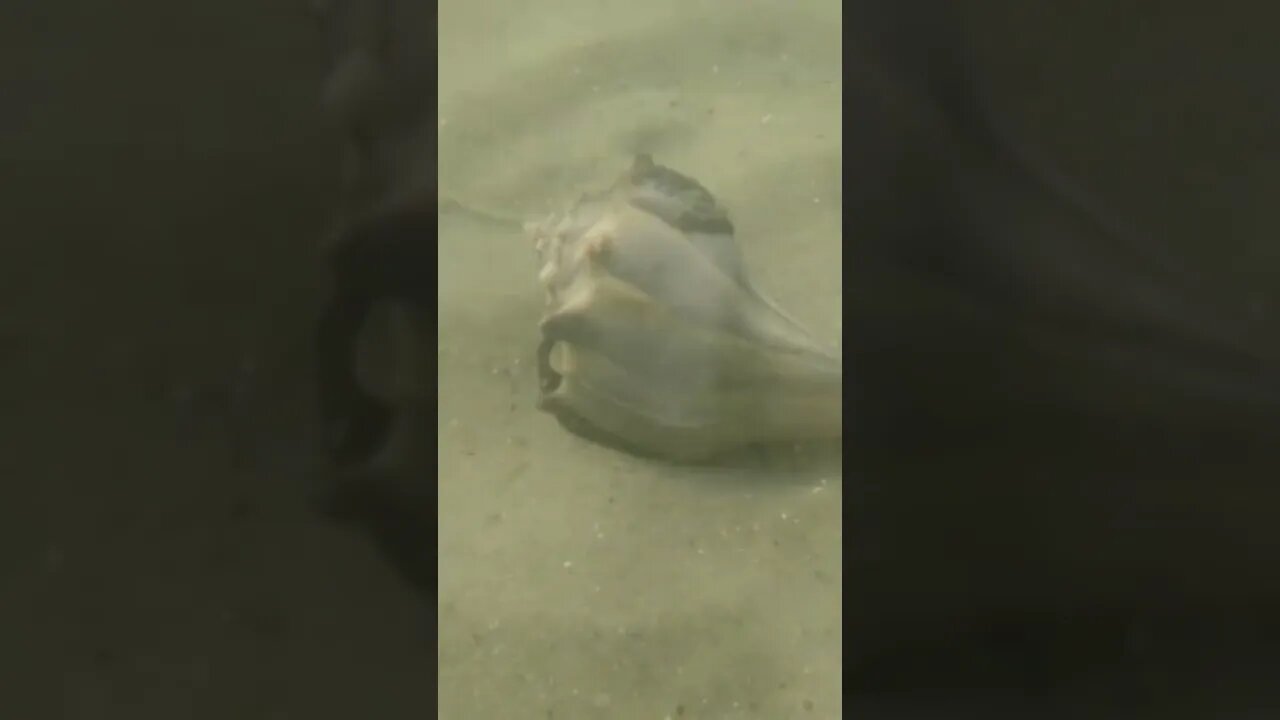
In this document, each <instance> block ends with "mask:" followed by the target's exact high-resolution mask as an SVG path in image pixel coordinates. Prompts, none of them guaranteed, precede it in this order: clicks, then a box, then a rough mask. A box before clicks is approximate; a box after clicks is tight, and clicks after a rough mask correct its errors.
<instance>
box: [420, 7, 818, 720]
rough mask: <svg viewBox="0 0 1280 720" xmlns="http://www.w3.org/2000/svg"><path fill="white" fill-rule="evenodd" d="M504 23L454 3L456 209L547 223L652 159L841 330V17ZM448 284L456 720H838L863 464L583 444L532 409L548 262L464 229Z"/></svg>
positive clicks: (449, 659)
mask: <svg viewBox="0 0 1280 720" xmlns="http://www.w3.org/2000/svg"><path fill="white" fill-rule="evenodd" d="M500 9H501V18H502V20H501V21H496V20H495V18H496V17H498V16H499V15H498V11H499V7H498V6H497V5H496V4H490V5H484V4H475V3H464V2H461V1H460V0H455V1H453V2H445V3H442V7H441V11H440V34H439V37H440V99H439V115H440V129H439V139H440V171H439V181H440V188H441V189H440V192H441V194H442V196H445V197H447V198H450V199H452V200H455V201H457V202H458V203H460V204H461V205H463V206H466V207H468V208H472V209H478V210H483V211H484V212H486V213H489V214H491V215H496V216H501V217H506V218H514V219H519V218H526V217H536V216H538V215H540V214H542V213H545V212H548V211H550V210H555V209H558V208H560V207H562V206H563V205H564V204H565V203H566V202H569V201H571V200H573V199H574V198H576V196H577V194H578V193H579V192H581V191H583V190H588V189H595V188H598V187H600V186H601V185H602V184H605V183H608V182H609V181H611V180H612V179H613V177H614V176H616V174H617V173H618V172H620V171H621V170H622V169H624V168H625V167H626V166H627V165H628V164H629V162H630V159H631V156H632V154H634V153H636V152H650V153H653V154H654V156H655V158H656V159H657V160H658V161H659V162H660V163H664V164H667V165H669V166H671V167H674V168H676V169H678V170H680V171H682V172H684V173H687V174H689V175H691V176H693V177H695V178H697V179H698V180H699V181H701V182H702V183H703V184H705V185H706V186H707V187H708V188H709V189H710V190H711V191H712V192H713V193H715V194H716V195H717V196H718V197H719V198H720V200H721V201H722V202H723V203H724V204H725V205H726V206H727V208H728V209H729V211H730V213H731V216H732V217H733V219H734V221H735V224H736V225H737V227H738V228H739V242H740V243H741V245H742V247H743V252H744V253H745V255H746V257H747V262H748V265H749V268H750V270H751V272H752V273H753V276H754V277H755V279H756V281H757V282H758V284H759V285H760V286H761V288H762V289H764V290H765V291H766V292H768V293H770V294H771V295H773V296H774V297H775V298H776V299H777V300H778V302H779V303H780V304H781V305H782V306H783V307H785V308H787V309H788V310H789V311H790V312H791V313H792V314H794V315H795V316H797V317H798V318H799V319H801V320H802V321H804V322H805V323H806V324H808V325H809V326H810V327H811V328H813V330H814V331H815V333H816V334H817V335H819V336H820V337H822V338H824V339H830V340H834V339H836V338H838V337H839V332H840V313H841V310H840V307H841V299H840V292H841V286H840V259H841V239H840V209H839V202H840V175H839V173H840V131H841V125H840V122H841V115H840V111H841V106H840V93H841V86H840V75H841V73H840V22H839V21H840V3H838V2H830V1H825V2H806V3H769V2H757V3H751V4H750V7H745V6H744V5H743V4H742V3H732V4H731V3H726V2H701V3H684V2H679V3H677V2H668V3H658V4H646V5H637V4H635V3H621V2H591V3H588V2H577V3H573V4H569V5H565V6H564V7H563V8H558V9H557V11H556V12H555V13H547V12H546V11H545V8H539V7H536V6H534V5H533V4H527V5H526V4H516V5H514V6H513V5H512V4H511V3H505V4H503V5H502V6H501V8H500ZM496 48H501V51H500V52H498V51H495V49H496ZM438 267H439V270H438V273H439V276H438V277H439V282H440V310H439V406H438V419H439V427H440V437H439V440H440V443H439V469H440V475H439V503H440V505H439V507H440V525H439V546H440V556H439V597H440V605H439V621H440V622H439V628H440V646H439V659H440V716H441V717H443V718H473V717H538V718H542V717H547V718H552V717H555V718H589V717H601V718H663V717H672V718H675V717H706V718H734V717H769V718H785V717H792V716H796V717H819V718H837V717H840V715H841V697H840V650H841V626H840V608H841V589H840V580H841V578H840V572H841V570H840V568H841V564H840V554H841V551H840V538H841V516H840V498H841V491H842V486H841V477H840V469H839V467H838V463H837V464H832V463H826V464H825V465H815V464H813V463H801V462H797V461H795V460H794V459H789V458H776V457H773V458H767V459H766V458H762V459H761V462H759V463H755V464H750V463H748V464H742V465H739V466H737V467H734V468H724V469H707V468H681V467H675V466H670V465H665V464H662V463H656V462H650V461H644V460H639V459H636V458H633V457H630V456H627V455H624V454H620V453H618V452H616V451H614V450H610V449H607V448H604V447H600V446H597V445H593V444H590V443H588V442H586V441H585V440H582V439H579V438H578V437H576V436H573V435H570V434H569V433H567V432H565V431H564V430H562V429H561V428H560V427H559V425H558V424H557V423H556V422H555V420H554V419H553V418H552V417H550V416H548V415H545V414H542V413H539V412H538V411H537V410H536V409H535V408H534V399H535V396H536V389H537V385H536V380H535V377H534V373H533V367H532V363H531V360H532V356H533V350H534V347H535V346H536V343H537V326H536V324H537V320H538V316H539V312H540V310H541V302H542V297H541V293H540V291H539V289H538V288H537V285H536V277H535V276H536V272H537V269H536V265H535V258H534V253H533V248H532V246H531V243H530V242H529V241H528V240H527V239H525V238H524V237H523V236H522V235H521V233H520V232H519V230H518V229H513V228H510V227H504V226H503V225H501V224H498V223H486V222H484V221H482V220H478V219H477V218H475V217H474V216H471V215H464V214H460V213H454V214H451V213H445V214H444V215H442V217H441V220H440V251H439V266H438Z"/></svg>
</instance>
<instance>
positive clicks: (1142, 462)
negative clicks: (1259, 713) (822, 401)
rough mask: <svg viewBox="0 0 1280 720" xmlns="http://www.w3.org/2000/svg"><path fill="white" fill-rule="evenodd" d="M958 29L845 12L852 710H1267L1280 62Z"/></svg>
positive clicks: (938, 713)
mask: <svg viewBox="0 0 1280 720" xmlns="http://www.w3.org/2000/svg"><path fill="white" fill-rule="evenodd" d="M942 5H944V4H942V3H931V2H916V3H899V4H894V5H893V6H892V7H890V4H889V3H878V2H865V3H857V4H855V5H852V6H849V5H847V6H846V13H847V14H846V21H847V22H849V23H851V25H852V26H856V27H858V28H861V30H856V31H854V33H853V34H852V36H851V35H848V34H847V35H846V42H847V44H846V48H847V49H846V68H853V69H854V77H850V73H849V72H848V71H847V72H846V102H845V107H846V111H847V112H849V113H851V114H852V115H854V116H855V117H856V118H857V123H858V126H859V131H857V132H848V131H847V132H846V134H845V136H844V145H845V153H846V154H845V178H846V195H845V203H846V205H845V218H846V224H845V233H846V244H847V248H848V249H849V252H848V256H849V257H850V263H849V269H848V270H847V271H846V275H845V292H846V309H847V315H848V316H849V317H846V326H845V327H846V334H847V337H846V341H847V342H846V343H845V344H846V346H847V347H848V348H850V352H851V354H850V358H851V362H850V363H849V365H848V366H847V367H846V371H847V375H848V376H849V383H850V385H849V387H850V388H851V390H850V392H849V395H848V401H847V403H848V404H847V407H848V412H847V413H846V416H847V417H849V418H850V422H849V423H848V424H847V425H846V431H847V437H846V442H847V444H846V453H847V458H848V459H851V462H850V463H849V467H850V469H851V472H852V474H853V476H852V477H851V478H849V482H847V483H846V485H845V489H846V490H847V491H848V495H847V496H846V503H847V504H846V514H845V526H844V527H845V578H846V584H845V628H846V631H845V637H844V641H845V648H846V656H845V662H846V668H845V673H846V675H845V677H846V691H847V692H851V693H852V695H851V696H849V697H852V698H853V703H852V705H851V707H852V708H853V712H855V713H858V712H860V710H859V708H861V709H862V711H863V712H865V713H870V714H863V715H862V716H868V717H881V716H883V717H960V716H966V717H967V716H969V715H967V714H965V713H969V714H973V716H975V717H978V716H986V717H989V716H990V715H991V714H992V713H996V714H1004V713H1009V714H1010V715H1012V716H1018V717H1103V716H1107V717H1110V716H1128V717H1136V716H1142V717H1148V716H1149V717H1163V716H1168V715H1169V714H1170V713H1173V714H1177V715H1178V716H1185V717H1230V716H1233V715H1231V714H1230V713H1232V712H1236V711H1256V710H1259V709H1261V708H1265V707H1269V706H1271V705H1272V704H1273V703H1274V697H1275V692H1274V686H1273V684H1272V682H1271V680H1269V678H1274V677H1275V671H1276V668H1277V667H1280V646H1277V645H1276V640H1277V637H1276V630H1277V628H1280V570H1277V567H1276V566H1275V564H1274V563H1273V562H1271V561H1269V560H1268V558H1269V557H1273V556H1274V554H1275V552H1276V551H1277V550H1278V549H1280V532H1277V531H1276V530H1275V529H1274V528H1275V527H1276V525H1275V520H1276V518H1277V515H1278V514H1280V513H1278V511H1280V503H1278V502H1277V501H1280V485H1278V480H1277V479H1278V478H1280V360H1278V359H1280V354H1278V353H1277V349H1278V348H1280V345H1278V344H1277V340H1278V339H1280V316H1278V315H1277V313H1276V308H1277V307H1278V306H1277V305H1276V304H1275V299H1276V297H1277V295H1276V293H1277V292H1278V291H1280V284H1278V283H1280V263H1277V261H1276V258H1275V255H1274V253H1272V252H1271V251H1270V250H1267V249H1266V246H1267V242H1268V241H1266V238H1268V237H1274V236H1275V234H1276V232H1277V224H1276V222H1275V220H1274V218H1273V217H1271V216H1272V215H1273V213H1271V212H1270V211H1269V210H1268V209H1267V208H1269V207H1270V204H1269V201H1268V200H1266V198H1267V197H1268V195H1270V194H1272V193H1274V188H1276V187H1277V184H1280V176H1277V175H1276V174H1275V172H1274V171H1273V170H1269V169H1264V168H1263V167H1262V165H1261V163H1260V162H1259V160H1258V159H1257V157H1256V156H1255V155H1253V154H1251V153H1262V155H1269V156H1275V155H1276V151H1277V150H1280V146H1277V144H1276V142H1275V139H1274V136H1272V135H1267V134H1264V133H1263V131H1262V130H1261V128H1263V127H1265V126H1266V125H1268V124H1270V125H1272V126H1274V125H1275V124H1276V123H1277V122H1280V106H1277V105H1276V104H1275V103H1267V102H1261V103H1260V102H1259V98H1260V95H1259V93H1261V92H1263V91H1262V90H1261V88H1262V87H1263V86H1265V84H1266V83H1267V82H1268V81H1267V80H1266V78H1267V77H1270V76H1271V75H1272V74H1273V73H1274V72H1275V71H1276V70H1277V69H1280V54H1277V53H1276V52H1275V51H1274V50H1271V51H1262V50H1261V48H1262V44H1261V43H1260V42H1259V43H1258V44H1250V43H1245V44H1246V45H1249V47H1248V48H1245V47H1243V46H1242V45H1239V44H1233V43H1235V42H1237V41H1236V40H1234V38H1238V37H1240V33H1242V32H1243V31H1244V28H1246V27H1248V25H1249V24H1250V23H1251V22H1259V21H1261V18H1260V17H1255V16H1254V15H1253V13H1252V11H1250V10H1249V9H1247V8H1246V7H1244V5H1243V4H1235V5H1232V6H1231V7H1228V8H1223V9H1222V12H1221V13H1220V14H1215V18H1214V19H1213V20H1212V21H1208V22H1205V21H1204V20H1203V14H1202V13H1201V12H1198V11H1197V10H1195V9H1194V8H1193V7H1192V6H1191V5H1190V4H1184V3H1175V4H1172V5H1170V4H1165V5H1162V6H1161V7H1160V8H1155V7H1140V6H1139V5H1138V4H1133V3H1124V4H1121V5H1119V6H1116V5H1114V4H1113V5H1112V6H1109V9H1108V10H1107V11H1106V12H1102V11H1098V12H1093V11H1089V10H1086V9H1083V8H1078V9H1075V10H1068V9H1051V8H1048V7H1043V8H1041V7H1037V8H1035V9H1034V10H1033V9H1020V10H1012V9H1011V7H1012V6H1011V5H1009V6H1007V7H1006V4H1003V3H994V2H992V3H981V4H979V5H976V6H973V7H971V8H967V9H965V10H964V11H957V12H956V13H955V14H953V15H952V16H951V17H950V18H947V17H945V16H944V14H943V12H944V8H943V7H942ZM997 6H999V7H997ZM1184 6H1185V7H1184ZM1005 13H1008V14H1007V15H1006V14H1005ZM860 17H861V18H862V20H861V21H859V18H860ZM1229 28H1234V29H1235V30H1236V31H1237V32H1236V33H1234V34H1233V33H1232V32H1231V31H1230V30H1229ZM1193 38H1194V40H1193ZM1210 38H1212V41H1210ZM851 40H852V41H851ZM850 41H851V42H850ZM1175 45H1176V46H1178V47H1182V48H1183V51H1181V52H1179V53H1177V54H1176V57H1175V54H1174V53H1173V52H1172V51H1171V49H1170V48H1172V47H1173V46H1175ZM1192 46H1194V47H1195V50H1188V49H1187V48H1190V47H1192ZM1086 48H1088V49H1086ZM849 55H853V56H854V58H855V59H854V60H852V61H851V60H850V59H849ZM859 77H860V78H861V79H862V82H858V78H859ZM1215 77H1229V78H1231V80H1230V81H1229V82H1227V83H1224V84H1215V83H1214V81H1213V80H1211V78H1215ZM1188 78H1196V84H1195V85H1194V87H1193V86H1192V84H1190V83H1189V82H1187V80H1188ZM1126 83H1132V84H1126ZM1201 83H1203V86H1202V85H1201ZM1255 83H1256V85H1255ZM1175 86H1176V88H1175ZM1184 93H1185V96H1184ZM1193 96H1194V99H1193ZM1260 113H1261V114H1262V115H1260ZM1179 115H1181V116H1180V117H1179ZM1086 117H1087V118H1089V120H1087V121H1086V120H1081V118H1086ZM1264 118H1265V119H1264ZM1199 123H1204V124H1199ZM1086 126H1087V127H1088V128H1090V129H1091V131H1092V134H1085V132H1084V130H1083V128H1084V127H1086ZM1067 128H1073V129H1074V130H1073V131H1072V130H1068V129H1067ZM1143 133H1145V134H1143ZM1233 133H1234V134H1236V136H1237V138H1238V140H1229V139H1228V137H1229V136H1231V135H1232V134H1233ZM1246 138H1247V139H1246ZM1126 139H1127V142H1128V144H1127V145H1126V148H1125V149H1124V150H1120V149H1118V147H1117V146H1118V145H1125V144H1126ZM1237 142H1238V143H1239V144H1237ZM1071 143H1074V145H1072V144H1071ZM1250 143H1254V144H1253V145H1252V146H1251V145H1250ZM1250 147H1252V150H1250ZM1242 176H1247V177H1249V178H1251V183H1250V184H1248V185H1247V186H1246V185H1245V184H1236V183H1235V181H1234V180H1224V182H1229V183H1232V184H1233V186H1234V187H1235V188H1236V193H1235V194H1233V195H1232V196H1231V197H1230V198H1226V197H1223V196H1221V195H1218V196H1217V199H1216V202H1217V204H1216V205H1213V206H1209V205H1207V204H1206V202H1205V199H1204V196H1202V195H1199V194H1198V193H1196V192H1195V191H1193V190H1191V189H1190V187H1189V183H1191V182H1195V183H1200V184H1204V185H1212V184H1215V183H1217V182H1218V181H1219V178H1223V177H1230V178H1239V177H1242ZM1068 177H1070V178H1071V179H1070V180H1068V179H1067V178H1068ZM1126 183H1127V185H1126ZM1253 183H1257V184H1256V185H1254V184H1253ZM1080 188H1087V189H1088V192H1087V193H1086V192H1084V191H1082V190H1081V189H1080ZM1089 196H1094V197H1098V196H1102V197H1107V198H1108V202H1107V203H1105V206H1106V209H1105V210H1104V209H1102V207H1103V206H1104V203H1100V202H1096V201H1094V200H1091V199H1088V198H1089ZM1246 217H1247V218H1250V221H1249V222H1248V223H1245V222H1242V221H1241V218H1246ZM1144 226H1145V228H1146V229H1145V230H1143V231H1138V230H1135V229H1133V228H1134V227H1144ZM1228 247H1230V248H1231V249H1230V250H1227V248H1228ZM1227 255H1232V257H1227ZM1246 257H1247V258H1250V260H1249V261H1247V262H1246V261H1243V258H1246ZM1246 298H1252V300H1246ZM860 714H861V713H860Z"/></svg>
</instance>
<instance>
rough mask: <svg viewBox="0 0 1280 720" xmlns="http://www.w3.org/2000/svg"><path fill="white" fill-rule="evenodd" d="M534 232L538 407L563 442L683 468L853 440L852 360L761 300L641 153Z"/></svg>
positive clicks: (681, 182)
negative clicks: (540, 305) (555, 423)
mask: <svg viewBox="0 0 1280 720" xmlns="http://www.w3.org/2000/svg"><path fill="white" fill-rule="evenodd" d="M526 230H527V231H528V232H529V234H530V235H531V237H532V239H533V241H534V243H535V247H536V250H537V255H538V261H539V264H540V273H539V276H538V277H539V281H540V283H541V285H542V287H543V289H544V290H545V292H546V312H545V314H544V316H543V318H542V321H541V324H540V328H541V333H542V341H541V344H540V345H539V347H538V351H537V356H538V375H539V380H540V396H539V399H538V407H539V408H540V409H541V410H543V411H545V412H548V413H550V414H552V415H554V416H555V417H556V418H557V419H558V420H559V421H560V422H561V424H562V425H564V426H565V427H566V428H568V429H570V430H571V431H574V432H576V433H578V434H581V435H584V436H586V437H590V438H593V439H597V440H601V441H604V442H607V443H610V444H613V445H616V446H619V447H622V448H625V449H628V450H630V451H632V452H635V453H638V454H643V455H649V456H656V457H661V458H666V459H670V460H677V461H698V460H706V459H710V458H713V457H716V456H719V455H721V454H724V453H726V452H728V451H730V450H733V449H735V448H739V447H742V446H746V445H753V444H771V443H778V442H802V441H821V440H833V439H838V438H839V437H840V435H841V430H842V418H841V389H842V388H841V386H842V369H841V353H840V351H839V350H838V349H834V348H829V347H825V346H824V345H822V344H821V343H819V342H818V341H817V340H815V339H814V338H813V336H812V335H811V334H810V333H809V332H808V331H806V330H805V329H804V328H803V327H801V325H800V324H799V323H797V322H796V321H795V320H793V319H792V318H791V317H789V316H788V315H787V314H786V313H785V312H783V311H782V310H781V309H779V308H778V307H777V306H776V305H775V304H774V303H773V302H771V301H770V300H768V299H767V298H766V297H765V296H763V295H762V294H761V293H759V292H758V291H757V290H756V289H755V288H754V287H753V286H752V284H751V282H750V280H749V279H748V277H747V273H746V269H745V267H744V264H743V260H742V255H741V253H740V251H739V249H738V245H737V243H736V241H735V239H734V228H733V225H732V223H731V222H730V221H729V218H728V216H727V214H726V213H725V211H724V210H723V209H722V208H721V207H720V206H719V204H718V203H717V201H716V199H715V198H714V197H713V196H712V195H711V194H710V193H709V192H708V191H707V190H706V189H705V188H703V187H702V186H701V185H700V184H698V183H697V182H696V181H694V180H692V179H691V178H688V177H685V176H683V175H681V174H679V173H677V172H675V171H673V170H670V169H668V168H665V167H662V166H659V165H656V164H654V162H653V160H652V159H651V158H650V157H648V156H644V155H642V156H640V157H638V158H636V160H635V162H634V164H633V165H632V167H631V168H630V170H629V171H628V172H627V173H625V174H624V175H623V176H622V178H621V179H620V180H619V181H618V182H617V183H615V185H614V186H613V187H612V188H610V189H609V190H607V191H605V192H603V193H599V194H594V195H585V196H583V197H582V198H581V199H580V200H579V201H578V202H577V203H576V204H574V205H573V206H572V207H571V208H570V209H569V210H568V211H567V212H566V213H564V214H562V215H559V216H553V217H550V218H548V219H546V220H545V221H543V222H541V223H534V224H530V225H528V226H526Z"/></svg>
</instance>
